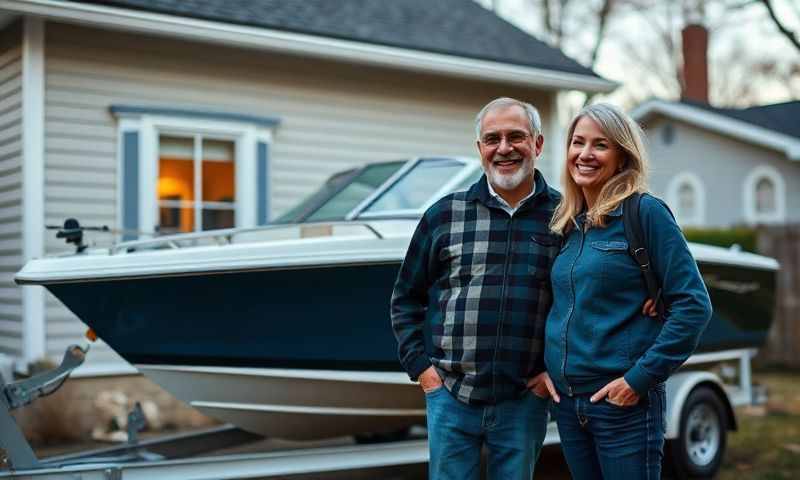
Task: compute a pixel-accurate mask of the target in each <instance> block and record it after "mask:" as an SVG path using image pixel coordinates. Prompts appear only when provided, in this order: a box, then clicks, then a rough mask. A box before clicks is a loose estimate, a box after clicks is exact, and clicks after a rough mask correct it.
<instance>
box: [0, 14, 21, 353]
mask: <svg viewBox="0 0 800 480" xmlns="http://www.w3.org/2000/svg"><path fill="white" fill-rule="evenodd" d="M21 39H22V37H21V30H20V29H19V25H18V24H14V25H11V26H9V27H7V29H6V31H3V32H0V354H7V355H10V356H19V355H21V354H22V290H21V289H20V288H19V287H18V286H17V285H16V284H14V280H13V277H14V273H16V272H17V270H19V269H20V268H21V266H22V127H21V126H22V48H21Z"/></svg>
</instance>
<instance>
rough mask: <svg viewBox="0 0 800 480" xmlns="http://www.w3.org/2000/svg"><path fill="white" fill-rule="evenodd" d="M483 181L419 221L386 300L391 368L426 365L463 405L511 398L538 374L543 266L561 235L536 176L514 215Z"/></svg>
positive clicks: (545, 300) (547, 191) (550, 196)
mask: <svg viewBox="0 0 800 480" xmlns="http://www.w3.org/2000/svg"><path fill="white" fill-rule="evenodd" d="M486 182H487V181H486V176H483V177H481V179H480V180H479V181H478V182H477V183H475V184H474V185H472V187H471V188H470V189H469V190H467V191H462V192H456V193H452V194H450V195H448V196H446V197H444V198H442V199H441V200H439V201H438V202H436V203H435V204H434V205H433V206H431V208H430V209H428V211H427V212H425V214H424V215H423V217H422V219H421V220H420V222H419V224H418V225H417V229H416V231H415V232H414V236H413V237H412V239H411V243H410V245H409V248H408V252H407V253H406V257H405V260H404V261H403V265H402V267H401V268H400V272H399V274H398V277H397V281H396V283H395V286H394V292H393V294H392V301H391V316H392V328H393V329H394V333H395V336H396V337H397V341H398V352H399V357H400V363H401V364H402V365H403V368H404V369H405V370H406V372H408V374H409V376H410V377H411V379H412V380H416V379H417V377H419V375H420V374H421V373H422V372H423V371H425V370H426V369H427V368H428V367H430V366H431V365H433V366H434V367H435V368H436V370H437V371H438V373H439V375H440V377H442V380H443V382H444V385H445V387H446V388H447V389H448V390H449V391H450V392H452V393H453V394H454V395H455V396H456V397H457V398H458V399H459V400H461V401H462V402H465V403H470V404H493V403H497V402H500V401H503V400H507V399H510V398H515V397H517V396H519V395H520V394H521V392H523V391H524V390H525V388H526V387H525V383H526V380H527V379H528V378H530V377H532V376H534V375H536V374H538V373H539V372H541V371H543V370H544V361H543V348H544V340H543V339H544V322H545V319H546V318H547V313H548V311H549V309H550V304H551V301H552V293H551V288H550V267H551V265H552V263H553V259H554V258H555V256H556V255H557V254H558V251H559V248H560V243H561V242H560V237H557V236H555V235H553V234H552V233H550V231H549V229H548V224H549V222H550V218H551V217H552V215H553V210H554V209H555V207H556V205H557V204H558V200H559V198H560V195H559V193H558V192H556V191H555V190H553V189H552V188H550V187H548V186H547V184H546V183H545V181H544V178H543V177H542V175H541V174H540V173H539V172H538V171H536V173H535V176H534V183H535V189H536V190H535V191H536V193H535V194H534V195H533V196H531V197H530V198H528V199H527V200H526V201H525V202H524V203H523V204H522V205H520V206H519V208H518V209H517V211H515V212H514V214H513V215H509V214H508V213H507V212H506V211H504V210H503V209H502V207H501V205H500V203H499V202H498V201H497V200H496V199H495V198H493V197H491V195H490V194H489V190H488V187H487V183H486Z"/></svg>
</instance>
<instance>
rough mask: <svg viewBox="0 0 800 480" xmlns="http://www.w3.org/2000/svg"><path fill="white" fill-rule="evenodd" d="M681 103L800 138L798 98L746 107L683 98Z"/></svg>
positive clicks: (799, 105) (799, 103)
mask: <svg viewBox="0 0 800 480" xmlns="http://www.w3.org/2000/svg"><path fill="white" fill-rule="evenodd" d="M681 103H684V104H686V105H689V106H691V107H696V108H701V109H703V110H706V111H709V112H713V113H717V114H719V115H724V116H726V117H730V118H733V119H736V120H741V121H743V122H747V123H751V124H753V125H758V126H759V127H764V128H766V129H769V130H772V131H775V132H779V133H783V134H786V135H789V136H792V137H795V138H798V139H800V122H798V118H800V100H794V101H791V102H784V103H775V104H772V105H760V106H756V107H748V108H716V107H712V106H711V105H708V104H706V103H700V102H689V101H685V100H684V101H683V102H681Z"/></svg>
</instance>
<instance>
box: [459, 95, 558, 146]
mask: <svg viewBox="0 0 800 480" xmlns="http://www.w3.org/2000/svg"><path fill="white" fill-rule="evenodd" d="M512 106H517V107H520V108H521V109H523V110H524V111H525V115H526V116H527V117H528V124H529V125H528V126H529V127H530V133H531V135H532V136H533V137H534V138H536V137H537V136H539V135H541V134H542V119H541V117H540V116H539V111H538V110H536V107H534V106H533V105H531V104H530V103H526V102H522V101H520V100H516V99H514V98H509V97H500V98H495V99H494V100H492V101H491V102H489V103H487V104H486V106H485V107H483V108H482V109H481V111H480V112H478V115H477V116H475V137H476V138H477V139H478V140H479V141H480V139H481V122H483V117H485V116H486V114H487V113H489V112H491V111H492V110H497V109H499V108H507V107H512Z"/></svg>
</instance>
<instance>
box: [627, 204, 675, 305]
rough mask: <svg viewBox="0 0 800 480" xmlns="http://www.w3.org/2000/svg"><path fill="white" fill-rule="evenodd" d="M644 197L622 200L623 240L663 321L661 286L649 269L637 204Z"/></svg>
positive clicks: (648, 256) (648, 257) (648, 258)
mask: <svg viewBox="0 0 800 480" xmlns="http://www.w3.org/2000/svg"><path fill="white" fill-rule="evenodd" d="M643 196H644V195H643V194H641V193H638V192H636V193H634V194H632V195H630V196H629V197H628V198H626V199H625V200H623V203H622V222H623V224H624V226H625V238H626V239H627V240H628V253H630V254H631V256H632V257H633V259H634V260H635V261H636V264H637V265H639V269H640V270H641V271H642V276H643V277H644V283H645V285H646V286H647V292H648V294H649V298H651V299H653V300H654V301H655V302H656V311H657V312H658V316H659V318H661V319H662V320H663V319H664V308H665V307H664V301H663V299H662V298H661V286H660V285H659V283H658V278H656V274H655V272H653V269H652V268H650V254H649V253H648V252H647V245H646V244H645V239H644V229H643V228H642V219H641V217H640V216H639V204H640V203H641V201H642V197H643Z"/></svg>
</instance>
